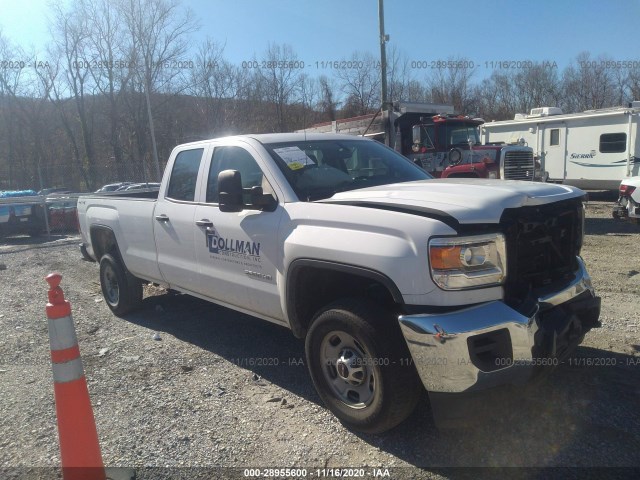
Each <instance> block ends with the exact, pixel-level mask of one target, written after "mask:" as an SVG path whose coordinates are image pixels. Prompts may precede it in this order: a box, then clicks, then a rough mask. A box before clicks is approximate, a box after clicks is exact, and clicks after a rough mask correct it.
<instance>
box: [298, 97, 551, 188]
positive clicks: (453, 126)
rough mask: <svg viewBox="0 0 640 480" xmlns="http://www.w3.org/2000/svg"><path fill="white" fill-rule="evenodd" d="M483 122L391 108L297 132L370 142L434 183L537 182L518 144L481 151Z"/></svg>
mask: <svg viewBox="0 0 640 480" xmlns="http://www.w3.org/2000/svg"><path fill="white" fill-rule="evenodd" d="M483 122H484V120H482V119H481V118H471V117H468V116H465V115H454V114H453V107H452V106H451V105H438V104H429V103H424V104H423V103H394V104H393V108H392V109H391V110H389V111H385V112H383V113H382V115H378V114H371V115H363V116H360V117H353V118H345V119H343V120H336V121H333V122H325V123H319V124H316V125H312V126H311V127H309V128H307V129H305V130H299V132H307V133H310V132H314V133H346V134H349V135H359V136H365V137H368V138H373V139H374V140H378V141H380V142H382V143H384V144H386V145H389V146H391V147H392V148H394V149H395V150H396V151H398V152H400V153H402V154H403V155H404V156H406V157H407V158H410V159H411V160H413V162H414V163H416V164H417V165H419V166H420V167H422V168H423V169H424V170H426V171H427V172H429V173H430V174H431V175H433V176H434V177H436V178H438V177H441V178H491V179H495V178H502V179H507V180H530V181H531V180H540V179H541V171H540V168H539V167H540V165H539V164H536V161H535V159H534V157H533V150H532V149H531V148H530V147H527V146H525V145H523V144H519V143H518V142H512V143H511V144H509V143H508V142H496V143H493V144H490V145H481V143H480V137H479V134H478V127H479V126H480V125H482V123H483Z"/></svg>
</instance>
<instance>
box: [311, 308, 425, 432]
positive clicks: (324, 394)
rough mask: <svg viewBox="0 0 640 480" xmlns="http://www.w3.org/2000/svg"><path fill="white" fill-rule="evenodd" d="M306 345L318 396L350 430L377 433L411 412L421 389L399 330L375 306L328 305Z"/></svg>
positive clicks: (390, 319)
mask: <svg viewBox="0 0 640 480" xmlns="http://www.w3.org/2000/svg"><path fill="white" fill-rule="evenodd" d="M305 346H306V357H307V364H308V366H309V371H310V373H311V378H312V380H313V384H314V386H315V387H316V390H317V391H318V394H319V395H320V397H321V398H322V400H323V401H324V403H325V404H326V405H327V407H328V408H329V409H330V410H331V411H332V412H333V414H334V415H335V416H336V417H338V418H339V419H340V420H341V421H342V422H343V423H345V424H346V425H347V426H349V427H350V428H352V429H354V430H357V431H361V432H365V433H381V432H384V431H386V430H389V429H391V428H393V427H395V426H396V425H398V424H399V423H401V422H402V421H403V420H405V419H406V418H407V417H408V416H409V415H410V414H411V412H412V411H413V410H414V408H415V406H416V404H417V402H418V400H419V398H420V394H421V392H422V386H421V385H420V382H419V379H418V376H417V373H416V371H415V368H414V367H413V365H412V363H411V362H410V358H411V357H410V354H409V351H408V349H407V346H406V343H405V341H404V338H402V334H401V332H400V329H399V328H398V326H397V325H396V324H395V322H394V318H393V316H392V315H391V314H389V313H387V312H385V311H384V310H383V309H381V308H380V307H379V306H377V305H374V304H372V303H370V302H366V301H363V300H359V299H354V300H347V301H342V302H337V303H334V304H332V305H329V306H327V307H326V308H325V309H323V310H321V311H320V312H319V313H318V314H317V315H316V317H315V318H314V320H313V322H312V324H311V328H310V329H309V332H308V334H307V338H306V344H305Z"/></svg>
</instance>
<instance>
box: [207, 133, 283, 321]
mask: <svg viewBox="0 0 640 480" xmlns="http://www.w3.org/2000/svg"><path fill="white" fill-rule="evenodd" d="M256 158H259V155H258V153H257V152H255V151H254V150H253V149H252V148H251V147H250V146H248V145H243V146H240V145H228V146H216V147H215V148H214V150H213V155H212V157H211V160H210V162H209V165H208V166H207V167H205V168H208V178H207V186H206V192H203V195H204V196H205V198H204V202H201V203H200V204H199V205H198V207H197V208H196V212H195V221H196V224H197V225H198V226H199V231H197V232H196V258H197V262H198V269H199V275H200V282H199V287H198V288H199V293H201V294H203V295H206V296H207V297H211V298H213V299H216V300H219V301H221V302H224V303H230V304H232V305H235V306H237V307H240V308H242V309H246V310H250V311H252V312H255V313H258V314H261V315H264V316H268V317H270V318H272V319H275V320H278V321H282V320H283V317H284V315H283V312H282V307H281V305H280V295H279V292H278V285H277V282H278V280H279V269H280V270H281V265H280V263H281V261H280V259H281V258H282V253H281V250H282V248H281V246H280V245H279V241H278V228H279V225H280V220H281V218H282V213H283V209H282V207H281V206H280V205H278V206H277V207H276V209H275V211H273V212H268V211H260V210H257V209H252V208H248V207H247V208H245V209H244V210H242V211H241V212H221V211H220V208H219V207H218V185H217V182H218V174H219V173H220V172H222V171H223V170H237V171H238V172H240V175H241V177H242V186H243V188H251V187H254V186H262V188H263V190H264V192H265V193H272V194H273V195H274V197H276V195H275V192H274V191H273V189H272V188H271V185H270V184H269V182H268V181H267V179H266V177H265V176H264V173H263V171H262V169H261V168H260V165H259V163H258V161H257V160H256ZM248 203H250V202H249V199H248V198H246V199H245V204H248Z"/></svg>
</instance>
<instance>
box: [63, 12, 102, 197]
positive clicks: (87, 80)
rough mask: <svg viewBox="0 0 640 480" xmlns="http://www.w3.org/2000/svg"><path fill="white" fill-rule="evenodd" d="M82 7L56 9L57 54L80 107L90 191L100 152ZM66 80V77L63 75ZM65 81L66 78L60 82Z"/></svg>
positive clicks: (90, 56) (81, 132)
mask: <svg viewBox="0 0 640 480" xmlns="http://www.w3.org/2000/svg"><path fill="white" fill-rule="evenodd" d="M78 7H79V4H76V5H73V6H72V10H69V11H64V10H62V8H61V7H60V6H55V7H53V8H54V27H53V31H54V34H55V37H54V42H53V50H52V51H53V52H54V55H57V56H58V57H59V58H61V59H62V72H63V78H64V81H66V85H67V87H68V91H67V92H65V93H66V94H67V95H68V96H70V97H71V98H72V99H73V102H74V105H75V107H76V115H77V117H76V120H77V122H78V125H79V127H80V136H81V139H82V146H83V162H82V163H83V166H84V168H85V169H86V171H87V177H86V181H87V185H86V186H87V188H89V189H90V190H91V189H93V188H94V187H95V186H96V181H97V178H96V176H97V174H96V151H95V144H94V137H93V135H94V121H95V117H94V116H95V109H94V108H93V106H94V101H95V97H94V94H95V93H96V91H97V89H96V86H95V82H94V81H93V78H92V76H91V72H90V68H89V67H90V65H91V63H92V60H93V59H92V52H91V50H90V38H89V37H90V30H89V27H88V25H87V21H86V20H87V19H86V17H85V16H84V13H83V12H82V10H81V9H80V8H78ZM61 77H62V76H61ZM60 80H61V81H63V79H62V78H61V79H60ZM63 95H64V94H63Z"/></svg>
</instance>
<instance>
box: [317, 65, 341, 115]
mask: <svg viewBox="0 0 640 480" xmlns="http://www.w3.org/2000/svg"><path fill="white" fill-rule="evenodd" d="M319 84H320V100H319V102H318V106H317V108H318V109H319V110H320V112H322V115H323V117H324V120H331V121H333V120H335V119H336V111H337V109H338V105H339V102H338V101H337V100H336V93H335V90H336V89H335V86H334V82H333V81H332V80H331V79H329V78H328V77H327V76H326V75H321V76H320V79H319Z"/></svg>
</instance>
